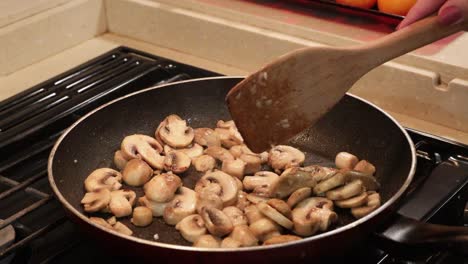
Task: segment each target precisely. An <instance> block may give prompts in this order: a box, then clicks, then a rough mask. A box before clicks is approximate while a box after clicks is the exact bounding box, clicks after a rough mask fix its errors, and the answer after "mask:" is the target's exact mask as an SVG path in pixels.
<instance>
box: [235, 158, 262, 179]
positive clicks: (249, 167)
mask: <svg viewBox="0 0 468 264" xmlns="http://www.w3.org/2000/svg"><path fill="white" fill-rule="evenodd" d="M239 159H240V160H242V161H244V162H245V169H244V173H245V174H251V173H256V172H258V171H259V170H261V169H262V160H261V159H260V157H259V156H258V155H255V154H242V155H241V156H240V157H239Z"/></svg>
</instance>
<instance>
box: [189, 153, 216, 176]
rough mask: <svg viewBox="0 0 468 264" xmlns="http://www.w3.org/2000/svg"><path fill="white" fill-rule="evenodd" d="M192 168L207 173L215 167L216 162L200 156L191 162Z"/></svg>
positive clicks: (211, 158)
mask: <svg viewBox="0 0 468 264" xmlns="http://www.w3.org/2000/svg"><path fill="white" fill-rule="evenodd" d="M192 163H193V166H194V167H195V169H196V170H197V171H200V172H207V171H210V170H212V169H214V167H215V166H216V160H215V159H214V158H213V157H211V156H209V155H201V156H200V157H197V158H195V159H194V160H193V162H192Z"/></svg>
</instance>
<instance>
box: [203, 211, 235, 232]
mask: <svg viewBox="0 0 468 264" xmlns="http://www.w3.org/2000/svg"><path fill="white" fill-rule="evenodd" d="M201 217H202V218H203V221H205V226H206V228H207V229H208V231H209V232H210V233H211V234H212V235H214V236H224V235H227V234H229V233H231V231H232V229H233V228H234V226H233V225H232V222H231V220H230V219H229V217H228V216H227V215H226V214H225V213H223V211H221V210H219V209H216V208H213V207H203V209H202V212H201Z"/></svg>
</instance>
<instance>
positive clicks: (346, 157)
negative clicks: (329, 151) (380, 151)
mask: <svg viewBox="0 0 468 264" xmlns="http://www.w3.org/2000/svg"><path fill="white" fill-rule="evenodd" d="M358 161H359V159H358V158H357V157H356V156H354V155H353V154H351V153H348V152H340V153H338V154H337V155H336V157H335V165H336V167H337V168H340V169H350V170H352V169H353V168H354V166H356V164H357V163H358Z"/></svg>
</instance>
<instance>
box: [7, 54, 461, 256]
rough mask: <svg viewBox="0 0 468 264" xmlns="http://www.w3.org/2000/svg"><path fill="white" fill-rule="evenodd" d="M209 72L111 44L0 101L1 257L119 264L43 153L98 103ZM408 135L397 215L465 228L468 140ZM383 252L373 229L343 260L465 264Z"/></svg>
mask: <svg viewBox="0 0 468 264" xmlns="http://www.w3.org/2000/svg"><path fill="white" fill-rule="evenodd" d="M216 75H218V74H216V73H213V72H209V71H206V70H203V69H198V68H195V67H192V66H189V65H185V64H181V63H178V62H174V61H171V60H168V59H165V58H161V57H157V56H154V55H151V54H147V53H144V52H141V51H137V50H133V49H129V48H126V47H119V48H117V49H114V50H112V51H110V52H108V53H106V54H103V55H102V56H99V57H97V58H95V59H93V60H91V61H89V62H87V63H85V64H83V65H80V66H78V67H76V68H74V69H72V70H70V71H68V72H65V73H63V74H61V75H59V76H57V77H55V78H52V79H50V80H48V81H46V82H44V83H41V84H39V85H36V86H35V87H32V88H31V89H29V90H27V91H24V92H23V93H20V94H18V95H16V96H14V97H12V98H9V99H7V100H5V101H3V102H0V157H2V158H3V157H6V158H3V159H2V160H0V218H3V219H4V221H3V222H0V263H1V264H3V263H83V262H90V263H93V262H95V260H96V259H103V257H104V258H105V259H106V260H107V261H108V262H109V263H122V262H124V260H123V259H122V258H120V257H119V258H117V257H113V256H110V255H109V254H105V253H103V251H102V247H101V246H100V245H96V244H95V242H94V241H92V240H90V239H89V238H87V237H85V236H84V235H83V234H82V232H80V230H79V229H78V228H77V227H76V226H75V225H74V224H73V223H71V222H70V221H69V220H68V219H67V217H66V216H65V213H64V211H63V210H62V207H61V205H60V203H59V202H58V201H56V200H55V199H54V198H53V196H52V195H51V194H52V191H51V190H50V187H49V184H48V182H47V177H46V174H47V172H46V167H47V158H48V155H49V153H50V150H51V148H52V146H53V144H54V143H55V141H56V139H57V138H58V137H59V136H60V134H61V133H62V131H64V130H65V129H66V128H67V127H68V126H69V125H71V124H72V123H73V122H74V121H76V120H77V119H79V118H80V117H81V116H82V115H84V114H86V113H87V112H89V111H90V110H92V109H94V108H96V107H97V106H99V105H101V104H103V103H105V102H108V101H110V100H112V99H115V98H117V97H120V96H122V95H124V94H128V93H131V92H134V91H137V90H140V89H143V88H146V87H150V86H153V85H157V84H162V83H170V82H174V81H179V80H186V79H191V78H201V77H210V76H216ZM408 131H409V133H410V136H411V137H412V139H413V141H414V142H415V143H416V144H415V145H416V149H417V155H418V167H417V170H416V175H415V178H414V181H413V182H412V184H411V186H410V188H409V192H408V194H407V196H406V198H405V200H404V202H403V203H402V205H401V207H400V210H399V213H400V214H401V215H403V216H407V217H409V218H413V219H417V220H422V221H427V222H431V223H435V224H444V225H458V226H463V225H467V220H468V204H467V198H468V158H467V157H468V146H463V145H460V144H457V143H454V142H449V141H446V140H442V139H439V138H437V137H434V136H431V135H427V134H423V133H421V132H418V131H413V130H408ZM5 230H7V232H9V233H8V235H4V233H3V232H5ZM12 231H13V234H14V235H13V236H12V235H11V232H12ZM4 240H5V241H7V242H6V243H5V242H3V241H4ZM8 244H9V245H8ZM386 250H388V249H385V248H384V247H382V245H381V243H378V237H376V236H375V235H374V236H371V237H369V241H368V242H367V243H363V244H362V245H359V247H357V248H356V250H354V254H351V255H350V256H347V257H346V258H347V259H352V260H353V261H352V262H356V263H381V264H383V263H387V264H389V263H461V262H465V263H466V262H467V258H466V257H464V256H463V252H461V253H460V252H459V251H456V250H449V251H447V250H431V251H430V252H429V254H426V255H424V256H422V257H421V256H417V257H419V259H418V261H416V262H412V261H408V259H407V256H403V257H402V256H401V254H389V253H390V252H389V251H386ZM402 252H404V251H399V252H396V253H402ZM104 254H105V256H104Z"/></svg>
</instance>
